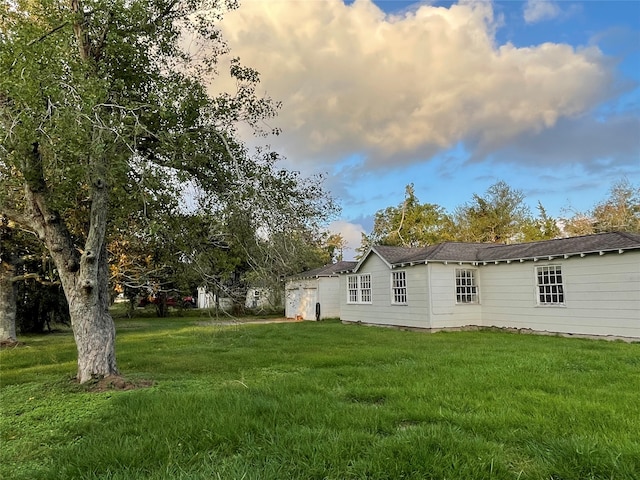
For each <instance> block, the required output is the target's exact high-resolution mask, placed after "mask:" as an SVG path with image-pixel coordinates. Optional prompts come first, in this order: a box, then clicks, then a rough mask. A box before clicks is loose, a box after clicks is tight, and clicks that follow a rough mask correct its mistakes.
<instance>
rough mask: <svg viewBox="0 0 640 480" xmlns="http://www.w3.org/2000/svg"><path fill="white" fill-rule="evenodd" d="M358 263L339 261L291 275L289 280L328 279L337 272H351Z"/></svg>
mask: <svg viewBox="0 0 640 480" xmlns="http://www.w3.org/2000/svg"><path fill="white" fill-rule="evenodd" d="M357 263H358V262H347V261H340V262H337V263H331V264H329V265H324V266H322V267H318V268H314V269H313V270H307V271H306V272H302V273H298V274H297V275H292V276H291V277H290V278H317V277H330V276H332V275H336V274H337V273H338V272H343V271H346V270H353V268H354V267H355V266H356V265H357Z"/></svg>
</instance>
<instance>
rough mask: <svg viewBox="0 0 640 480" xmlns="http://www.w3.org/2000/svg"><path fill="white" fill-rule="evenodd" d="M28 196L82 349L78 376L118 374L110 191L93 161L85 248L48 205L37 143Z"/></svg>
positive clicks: (30, 213)
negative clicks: (109, 245)
mask: <svg viewBox="0 0 640 480" xmlns="http://www.w3.org/2000/svg"><path fill="white" fill-rule="evenodd" d="M25 164H26V165H27V167H28V169H26V170H28V175H25V189H24V192H25V200H26V205H27V209H28V216H29V219H30V226H31V227H32V228H33V229H34V230H35V231H36V232H37V233H38V236H39V237H40V239H41V240H42V241H43V242H44V244H45V245H46V247H47V249H48V250H49V253H50V254H51V258H52V259H53V261H54V263H55V265H56V267H57V269H58V274H59V275H60V283H61V284H62V288H63V290H64V293H65V296H66V298H67V302H68V304H69V314H70V317H71V327H72V329H73V335H74V337H75V341H76V346H77V349H78V376H77V379H78V382H80V383H85V382H87V381H89V380H91V379H92V378H94V377H98V378H101V377H106V376H109V375H116V374H118V369H117V366H116V355H115V326H114V323H113V319H112V318H111V315H110V314H109V264H108V257H107V248H106V243H105V236H106V225H107V213H108V198H109V192H108V188H107V185H106V182H105V181H104V178H103V176H102V175H101V174H103V173H104V170H105V169H104V162H100V161H97V162H96V163H95V168H94V169H93V171H94V172H95V175H94V179H93V181H92V185H91V191H92V193H91V213H90V221H89V231H88V235H87V239H86V241H85V245H84V250H83V251H82V254H80V253H79V252H78V249H77V248H76V247H75V245H74V244H73V241H72V238H71V235H70V233H69V231H68V229H67V228H66V225H65V223H64V221H63V220H62V219H61V218H60V216H59V215H58V213H57V212H55V211H54V210H52V209H50V208H49V205H48V204H47V201H46V193H47V192H46V184H45V182H44V175H43V172H42V166H41V159H40V152H39V150H38V145H37V144H34V148H33V151H32V152H31V154H30V155H28V156H27V158H26V162H25Z"/></svg>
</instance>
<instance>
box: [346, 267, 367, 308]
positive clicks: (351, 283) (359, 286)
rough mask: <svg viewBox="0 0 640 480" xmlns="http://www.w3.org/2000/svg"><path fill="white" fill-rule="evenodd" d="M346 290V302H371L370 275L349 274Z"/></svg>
mask: <svg viewBox="0 0 640 480" xmlns="http://www.w3.org/2000/svg"><path fill="white" fill-rule="evenodd" d="M347 290H348V297H347V303H371V275H370V274H368V273H365V274H363V275H349V276H348V277H347Z"/></svg>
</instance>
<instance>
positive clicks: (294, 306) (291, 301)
mask: <svg viewBox="0 0 640 480" xmlns="http://www.w3.org/2000/svg"><path fill="white" fill-rule="evenodd" d="M339 289H340V279H339V278H338V277H337V276H334V277H320V278H308V279H301V280H290V281H288V282H287V283H286V285H285V297H286V302H285V304H286V305H285V316H286V317H287V318H297V317H301V318H302V319H303V320H315V319H316V303H320V319H321V320H322V319H325V318H337V317H339V316H340V297H339Z"/></svg>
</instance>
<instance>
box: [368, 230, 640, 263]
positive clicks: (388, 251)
mask: <svg viewBox="0 0 640 480" xmlns="http://www.w3.org/2000/svg"><path fill="white" fill-rule="evenodd" d="M637 249H640V234H638V233H624V232H610V233H600V234H596V235H585V236H581V237H570V238H558V239H555V240H544V241H539V242H528V243H518V244H513V245H503V244H494V243H464V242H445V243H440V244H438V245H432V246H429V247H421V248H406V247H389V246H376V247H373V250H374V251H375V252H376V253H378V255H380V256H381V257H382V258H383V259H384V260H385V261H386V262H387V263H389V264H391V265H394V266H398V265H403V264H410V263H422V262H427V261H436V262H438V261H441V262H446V261H449V262H486V261H491V262H493V261H507V260H521V259H533V258H539V257H550V256H553V257H557V256H563V255H578V254H589V253H599V252H611V251H616V250H637Z"/></svg>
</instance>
